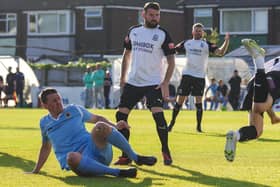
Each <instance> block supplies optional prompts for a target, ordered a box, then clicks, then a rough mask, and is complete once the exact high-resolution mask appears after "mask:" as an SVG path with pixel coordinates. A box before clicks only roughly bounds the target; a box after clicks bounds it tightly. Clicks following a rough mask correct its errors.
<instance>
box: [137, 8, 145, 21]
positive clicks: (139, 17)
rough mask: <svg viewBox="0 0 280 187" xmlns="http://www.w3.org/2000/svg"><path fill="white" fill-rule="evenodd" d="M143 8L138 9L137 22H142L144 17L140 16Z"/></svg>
mask: <svg viewBox="0 0 280 187" xmlns="http://www.w3.org/2000/svg"><path fill="white" fill-rule="evenodd" d="M142 12H143V10H139V11H138V24H144V18H143V16H142Z"/></svg>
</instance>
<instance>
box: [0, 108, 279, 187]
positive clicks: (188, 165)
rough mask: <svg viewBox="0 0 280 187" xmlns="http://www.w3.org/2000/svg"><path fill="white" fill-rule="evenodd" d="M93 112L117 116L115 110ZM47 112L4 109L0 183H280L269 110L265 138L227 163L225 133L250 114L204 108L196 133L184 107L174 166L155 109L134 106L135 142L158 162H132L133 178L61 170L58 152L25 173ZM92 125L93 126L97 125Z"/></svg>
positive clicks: (182, 186) (240, 186)
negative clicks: (167, 159) (164, 151)
mask: <svg viewBox="0 0 280 187" xmlns="http://www.w3.org/2000/svg"><path fill="white" fill-rule="evenodd" d="M91 111H92V112H93V113H96V114H100V115H104V116H106V117H107V118H108V119H110V120H112V121H114V120H115V110H91ZM46 113H47V111H46V110H43V109H3V108H1V109H0V186H16V187H18V186H34V187H39V186H40V187H41V186H49V187H53V186H59V187H61V186H93V187H111V186H114V187H126V186H135V187H150V186H151V187H154V186H158V187H162V186H168V187H169V186H170V187H190V186H224V187H230V186H232V187H245V186H248V187H251V186H256V187H266V186H267V187H268V186H275V187H276V186H280V124H279V125H278V126H277V125H271V124H270V121H269V119H268V117H267V115H266V114H265V126H264V133H263V135H262V137H261V138H260V139H259V140H255V141H251V142H247V143H238V144H237V153H236V158H235V161H234V162H228V161H226V160H225V158H224V153H223V151H224V143H225V134H226V132H227V131H228V130H231V129H234V130H236V129H239V128H240V127H241V126H243V125H245V124H247V112H230V111H215V112H214V111H204V118H203V123H202V124H203V125H202V127H203V130H204V133H197V132H196V131H195V121H196V120H195V111H186V110H184V111H181V113H180V114H179V116H178V120H177V123H176V124H175V126H174V128H173V131H172V132H171V133H170V134H169V145H170V148H171V153H172V157H173V164H172V165H171V166H164V165H163V162H162V156H161V152H160V143H159V139H158V136H157V134H156V127H155V124H154V121H153V119H152V116H151V114H150V112H149V111H147V110H133V111H132V113H131V115H130V118H129V124H130V126H131V139H130V143H131V145H132V146H133V148H134V150H135V151H137V152H138V153H140V154H145V155H154V156H156V157H157V158H158V163H157V164H156V165H155V166H153V167H148V166H136V165H134V164H132V166H135V167H137V168H138V174H137V178H133V179H131V178H115V177H110V176H104V177H93V178H82V177H78V176H76V175H75V174H74V173H72V172H66V171H62V170H61V169H60V167H59V164H58V162H57V161H56V159H55V156H54V154H53V152H52V153H51V154H50V157H49V159H48V160H47V162H46V163H45V165H44V167H43V168H42V169H41V172H40V174H39V175H32V174H25V173H24V172H26V171H31V170H32V169H33V167H34V165H35V163H36V161H37V156H38V152H39V149H40V145H41V135H40V130H39V119H40V117H41V116H42V115H44V114H46ZM165 116H166V119H167V121H169V119H170V117H171V110H166V111H165ZM87 128H88V129H89V130H90V129H91V128H92V124H87ZM119 155H120V151H119V150H117V149H114V159H113V161H115V160H116V159H117V157H118V156H119ZM111 166H112V167H115V166H114V165H111ZM124 167H125V166H122V168H124Z"/></svg>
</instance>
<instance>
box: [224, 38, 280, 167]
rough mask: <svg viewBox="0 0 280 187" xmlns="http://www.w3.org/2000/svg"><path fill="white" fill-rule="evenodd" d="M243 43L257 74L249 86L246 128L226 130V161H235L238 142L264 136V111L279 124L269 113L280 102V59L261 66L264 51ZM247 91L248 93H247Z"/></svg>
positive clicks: (254, 44)
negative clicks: (250, 89)
mask: <svg viewBox="0 0 280 187" xmlns="http://www.w3.org/2000/svg"><path fill="white" fill-rule="evenodd" d="M242 44H243V45H244V47H245V48H246V49H247V51H248V52H249V53H250V54H251V56H252V58H253V62H254V63H255V66H256V69H257V71H256V74H255V77H254V80H253V85H252V95H251V100H252V101H253V103H251V105H250V106H249V105H248V107H249V108H248V109H249V119H248V123H247V124H249V125H246V126H243V127H241V128H240V129H239V130H237V131H232V130H231V131H229V132H228V133H227V135H226V144H225V150H224V154H225V158H226V159H227V160H228V161H231V162H232V161H233V160H234V158H235V152H236V144H237V142H245V141H249V140H254V139H257V138H259V137H260V136H261V135H262V133H263V126H264V119H263V118H264V116H263V114H264V112H267V114H268V115H269V117H270V119H271V123H272V124H276V123H279V122H280V118H279V117H278V116H276V114H275V113H274V112H273V110H272V106H273V104H274V102H275V101H276V100H278V99H280V69H279V68H280V66H279V63H280V62H279V59H275V60H274V61H270V62H269V63H264V56H265V51H264V49H263V48H261V47H260V46H259V45H258V44H257V43H256V41H254V40H252V39H243V40H242ZM249 92H250V91H249Z"/></svg>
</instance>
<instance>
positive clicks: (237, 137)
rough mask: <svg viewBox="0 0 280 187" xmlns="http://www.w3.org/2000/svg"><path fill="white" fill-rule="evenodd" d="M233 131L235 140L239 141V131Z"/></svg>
mask: <svg viewBox="0 0 280 187" xmlns="http://www.w3.org/2000/svg"><path fill="white" fill-rule="evenodd" d="M235 133H236V140H237V141H239V140H240V133H239V131H236V132H235Z"/></svg>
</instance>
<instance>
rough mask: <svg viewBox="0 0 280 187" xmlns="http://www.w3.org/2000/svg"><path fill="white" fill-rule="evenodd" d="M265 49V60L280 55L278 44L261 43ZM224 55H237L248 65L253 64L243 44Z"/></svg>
mask: <svg viewBox="0 0 280 187" xmlns="http://www.w3.org/2000/svg"><path fill="white" fill-rule="evenodd" d="M261 47H262V48H264V49H265V51H266V54H265V61H268V60H271V59H273V58H275V57H277V56H280V45H262V46H261ZM225 57H237V58H242V59H243V60H245V61H246V62H247V63H248V65H249V66H254V64H253V59H252V57H251V55H250V54H249V53H248V51H247V50H246V49H245V47H244V46H241V47H239V48H237V49H235V50H233V51H231V52H230V53H228V54H226V55H225Z"/></svg>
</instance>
